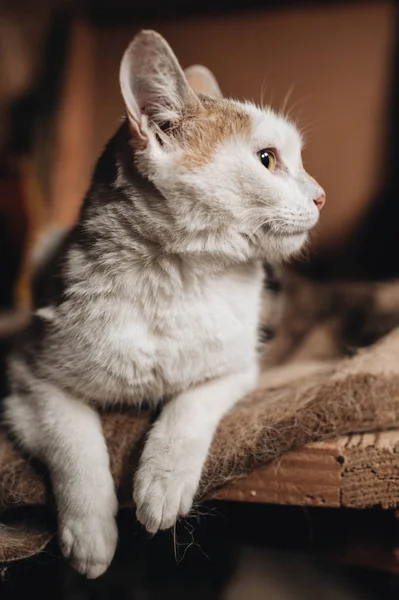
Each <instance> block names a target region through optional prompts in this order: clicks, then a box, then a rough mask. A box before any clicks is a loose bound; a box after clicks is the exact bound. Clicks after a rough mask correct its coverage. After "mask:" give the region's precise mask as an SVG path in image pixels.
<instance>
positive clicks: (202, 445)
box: [134, 366, 258, 533]
mask: <svg viewBox="0 0 399 600" xmlns="http://www.w3.org/2000/svg"><path fill="white" fill-rule="evenodd" d="M257 380H258V368H257V367H255V366H254V367H253V368H251V369H249V370H247V371H245V372H242V373H237V374H234V375H227V376H225V377H222V378H219V379H215V380H212V381H208V382H206V383H203V384H201V385H199V386H197V387H195V388H192V389H190V390H187V391H186V392H184V393H182V394H180V395H179V396H178V397H176V398H175V399H174V400H172V401H170V402H169V403H168V404H167V405H166V406H165V407H164V409H163V411H162V413H161V415H160V417H159V418H158V420H157V421H156V422H155V424H154V426H153V428H152V429H151V431H150V433H149V436H148V439H147V442H146V444H145V446H144V450H143V454H142V456H141V460H140V464H139V467H138V470H137V473H136V476H135V482H134V500H135V503H136V507H137V517H138V519H139V521H140V522H141V523H142V524H143V525H144V526H145V528H146V529H147V531H149V532H151V533H154V532H156V531H157V530H158V529H167V528H169V527H171V526H172V525H174V523H175V521H176V519H177V518H178V517H179V516H183V515H187V514H188V513H189V511H190V509H191V506H192V503H193V499H194V495H195V492H196V490H197V487H198V484H199V480H200V477H201V472H202V468H203V466H204V462H205V460H206V457H207V454H208V450H209V447H210V444H211V441H212V438H213V434H214V432H215V429H216V427H217V425H218V423H219V421H220V419H221V418H222V416H223V415H224V414H225V413H226V411H228V410H229V409H230V408H231V407H232V406H233V405H234V404H235V403H236V402H237V401H238V400H239V399H240V398H242V397H243V396H244V395H245V394H247V393H248V392H250V391H251V390H252V389H253V388H254V387H255V386H256V383H257Z"/></svg>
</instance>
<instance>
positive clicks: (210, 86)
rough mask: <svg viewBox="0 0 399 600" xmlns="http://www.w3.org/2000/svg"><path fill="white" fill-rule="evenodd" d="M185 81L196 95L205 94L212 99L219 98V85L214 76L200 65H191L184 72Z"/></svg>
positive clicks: (220, 94) (220, 95)
mask: <svg viewBox="0 0 399 600" xmlns="http://www.w3.org/2000/svg"><path fill="white" fill-rule="evenodd" d="M184 73H185V75H186V77H187V81H188V83H189V84H190V86H191V88H192V89H193V90H194V92H195V93H196V94H205V95H206V96H211V97H212V98H221V97H222V92H221V91H220V87H219V84H218V82H217V80H216V77H215V76H214V74H213V73H212V72H211V71H210V70H209V69H207V68H206V67H203V66H202V65H193V66H192V67H188V69H185V71H184Z"/></svg>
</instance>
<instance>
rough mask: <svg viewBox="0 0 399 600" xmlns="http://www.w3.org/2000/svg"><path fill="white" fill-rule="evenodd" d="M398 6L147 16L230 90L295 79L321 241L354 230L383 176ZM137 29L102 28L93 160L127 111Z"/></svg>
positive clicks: (268, 89)
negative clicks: (124, 78)
mask: <svg viewBox="0 0 399 600" xmlns="http://www.w3.org/2000/svg"><path fill="white" fill-rule="evenodd" d="M394 10H395V7H394V5H393V2H386V1H379V2H371V3H367V4H365V3H355V4H353V3H351V2H348V3H346V4H344V5H340V6H333V5H331V6H328V7H314V6H313V7H312V6H307V7H295V8H292V7H291V8H285V9H275V10H265V11H257V12H248V13H240V14H233V15H228V16H217V17H215V16H212V17H205V18H191V19H184V20H174V21H170V22H168V21H162V22H152V23H145V24H144V26H145V27H152V28H154V29H157V30H158V31H159V32H160V33H162V34H163V35H164V36H165V37H166V38H167V40H168V41H169V42H170V44H171V45H172V47H173V49H174V50H175V52H176V53H177V55H178V57H179V59H180V61H181V63H182V64H183V66H188V65H190V64H192V63H203V64H205V65H206V66H208V67H209V68H211V69H212V70H213V71H214V73H215V75H216V76H217V78H218V80H219V82H220V85H221V87H222V90H223V92H224V93H225V94H226V95H232V96H238V97H245V98H250V99H254V100H255V101H256V102H260V101H261V97H262V96H263V100H264V102H270V101H272V103H273V105H274V106H275V107H278V106H281V104H282V103H283V101H284V98H285V96H286V94H287V93H288V91H289V90H290V89H291V88H292V86H294V87H293V89H292V93H291V95H290V98H289V101H288V108H290V107H292V115H293V117H296V118H298V119H299V122H300V123H301V124H302V125H303V126H304V128H305V130H308V132H307V135H306V138H307V148H306V149H305V152H304V161H305V164H306V167H307V169H308V170H309V171H310V172H311V173H312V174H313V175H314V176H315V177H316V178H318V179H319V181H320V183H321V184H322V185H323V186H324V187H325V189H326V191H327V198H328V202H327V206H326V208H325V210H324V211H323V215H322V217H323V218H322V223H321V225H320V228H319V232H318V234H317V236H316V238H315V244H316V247H318V248H320V247H325V246H328V245H331V244H334V243H337V242H338V243H339V242H341V241H342V239H343V237H344V236H346V235H348V234H349V233H350V231H351V229H352V226H353V224H354V223H355V222H356V220H357V219H358V216H359V214H360V213H361V212H362V211H363V210H364V208H365V206H366V205H367V203H368V202H370V201H371V200H372V198H373V193H374V192H375V191H376V190H377V188H378V185H379V182H380V180H381V173H382V166H383V161H384V156H383V147H384V143H383V142H384V131H385V129H384V128H385V117H386V108H387V98H388V95H387V92H388V90H389V77H390V74H391V67H392V65H391V56H392V46H393V40H394V33H395V32H394V24H395V19H394ZM140 26H141V24H140ZM136 29H137V28H136ZM136 29H135V28H134V27H131V26H129V27H118V28H111V29H103V30H98V32H97V33H96V37H97V40H96V72H95V99H94V114H93V116H94V135H93V156H92V162H94V160H95V158H96V157H97V156H98V154H99V153H100V151H101V148H102V146H103V144H104V143H105V141H106V140H107V138H108V137H109V136H110V135H111V134H112V132H113V131H114V130H115V128H116V127H117V125H118V120H119V117H120V115H121V114H122V111H123V107H122V103H121V99H120V95H119V89H118V67H119V61H120V58H121V55H122V52H123V50H124V47H125V46H126V44H127V43H128V42H129V40H130V38H131V37H132V35H133V34H134V32H135V31H136Z"/></svg>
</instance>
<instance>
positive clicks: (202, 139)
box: [5, 31, 325, 578]
mask: <svg viewBox="0 0 399 600" xmlns="http://www.w3.org/2000/svg"><path fill="white" fill-rule="evenodd" d="M191 75H193V73H191ZM201 76H202V77H205V78H206V77H207V72H206V71H205V70H204V71H202V72H201ZM208 78H209V79H208V84H209V85H211V87H212V88H213V97H212V95H209V96H207V95H203V94H198V95H197V94H195V93H194V91H193V89H192V88H191V87H190V85H189V83H188V81H187V78H186V75H185V74H184V72H183V71H182V69H181V67H180V66H179V63H178V61H177V59H176V57H175V56H174V54H173V52H172V50H171V49H170V47H169V46H168V44H167V43H166V42H165V41H164V39H163V38H162V37H161V36H160V35H158V34H157V33H154V32H152V31H144V32H142V33H140V34H139V35H138V36H137V37H136V38H135V39H134V40H133V42H132V43H131V44H130V46H129V47H128V49H127V50H126V52H125V54H124V57H123V60H122V64H121V69H120V84H121V90H122V95H123V98H124V102H125V105H126V115H127V117H126V119H125V121H124V122H123V124H122V126H121V127H120V129H119V131H118V132H117V133H116V135H115V136H114V138H113V139H112V140H111V141H110V143H109V144H108V146H107V148H106V149H105V151H104V154H103V156H102V157H101V158H100V160H99V162H98V165H97V168H96V171H95V174H94V177H93V181H92V185H91V188H90V190H89V192H88V194H87V197H86V199H85V201H84V205H83V208H82V210H81V213H80V217H79V220H78V223H77V225H76V226H75V227H74V228H73V230H72V231H71V232H70V234H68V236H67V238H66V239H65V241H64V243H62V244H61V247H60V248H59V250H58V252H57V253H56V255H55V256H54V259H53V260H52V261H51V264H49V265H48V266H47V273H46V276H45V277H42V280H43V281H42V285H41V286H39V287H40V289H38V290H36V292H37V293H36V296H37V298H36V303H35V309H34V312H33V314H32V318H31V322H30V325H29V326H28V327H27V329H26V330H25V331H24V332H23V334H22V335H21V336H20V338H19V339H18V340H17V343H16V346H15V349H14V351H13V353H12V355H11V359H10V364H9V372H10V383H11V390H12V392H11V395H10V397H9V398H7V400H6V406H5V413H6V419H7V422H8V423H9V425H10V428H11V431H12V432H13V434H14V435H15V437H16V439H17V440H18V441H19V443H20V444H21V445H22V447H23V448H25V449H26V450H27V451H28V452H29V453H30V454H32V455H33V456H35V457H37V458H39V459H40V460H42V461H43V462H44V463H45V464H46V465H47V467H48V469H49V471H50V475H51V480H52V485H53V490H54V495H55V500H56V503H57V509H58V522H59V538H60V543H61V548H62V551H63V553H64V555H65V556H66V557H68V558H69V559H70V560H71V562H72V564H73V565H74V567H75V568H76V569H77V570H78V571H80V572H81V573H84V574H85V575H87V576H88V577H91V578H94V577H97V576H99V575H100V574H101V573H103V572H104V571H105V570H106V569H107V567H108V565H109V563H110V562H111V560H112V557H113V555H114V551H115V546H116V543H117V527H116V523H115V513H116V511H117V498H116V493H115V489H114V483H113V480H112V476H111V473H110V466H109V457H108V452H107V447H106V444H105V441H104V437H103V434H102V431H101V422H100V418H99V414H98V411H97V408H99V407H102V408H103V407H104V408H105V407H112V406H114V405H118V404H119V405H121V404H123V405H126V406H131V407H134V406H137V407H138V406H140V405H142V403H143V402H147V403H151V404H152V405H156V404H158V403H162V405H163V408H162V411H161V413H160V416H159V418H158V419H157V420H156V422H155V424H154V425H153V427H152V429H151V430H150V432H149V434H148V437H147V440H146V444H145V447H144V451H143V453H142V456H141V460H140V464H139V467H138V470H137V472H136V475H135V478H134V500H135V503H136V507H137V517H138V519H139V520H140V522H141V523H142V524H143V525H144V527H145V528H146V529H147V530H148V531H149V532H151V533H154V532H156V531H158V530H159V529H166V528H169V527H171V526H173V525H174V523H175V521H176V519H177V518H178V517H180V516H182V515H187V513H189V511H190V509H191V506H192V503H193V499H194V497H195V493H196V490H197V487H198V483H199V481H200V477H201V471H202V468H203V465H204V461H205V459H206V456H207V453H208V449H209V446H210V444H211V441H212V437H213V435H214V432H215V429H216V427H217V425H218V423H219V422H220V420H221V418H222V417H223V415H224V414H225V413H226V411H228V410H229V409H230V408H231V407H232V406H233V405H234V404H235V403H236V402H237V401H238V400H240V399H241V398H243V397H244V396H245V395H246V394H247V393H248V392H250V391H251V390H253V389H254V387H255V386H256V385H257V381H258V356H257V347H258V324H259V315H260V302H261V292H262V285H263V278H264V271H263V269H262V260H267V261H271V262H276V261H281V260H283V259H286V258H289V257H290V256H292V255H293V254H294V253H296V252H298V251H299V250H300V249H301V248H302V246H303V244H304V242H305V241H306V240H307V237H308V233H309V230H310V229H311V228H312V227H313V226H314V225H315V224H316V223H317V221H318V218H319V210H320V208H321V207H322V205H323V203H324V200H325V196H324V192H323V190H322V189H321V188H320V187H319V185H318V184H317V183H316V182H315V181H314V180H313V179H312V178H311V177H310V176H309V175H308V174H307V173H306V172H305V170H304V168H303V165H302V160H301V136H300V134H299V133H298V131H297V129H296V128H295V126H294V125H293V124H292V123H290V122H289V121H287V120H286V119H285V118H284V117H283V116H281V115H277V114H275V113H274V112H272V111H271V110H269V109H265V110H264V109H260V108H257V107H256V106H254V105H253V104H250V103H245V102H238V101H235V100H227V99H223V98H221V97H220V94H219V91H218V88H217V84H216V82H214V81H213V80H212V77H211V76H210V75H209V76H208Z"/></svg>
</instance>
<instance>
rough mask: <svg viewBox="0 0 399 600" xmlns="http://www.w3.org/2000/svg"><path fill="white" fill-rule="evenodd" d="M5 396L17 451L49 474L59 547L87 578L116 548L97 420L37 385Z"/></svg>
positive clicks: (98, 570) (109, 488) (74, 403)
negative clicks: (20, 448) (18, 445)
mask: <svg viewBox="0 0 399 600" xmlns="http://www.w3.org/2000/svg"><path fill="white" fill-rule="evenodd" d="M33 387H34V393H32V392H31V393H29V394H28V395H26V396H24V395H22V394H19V395H14V396H10V397H9V398H7V400H6V404H5V417H6V420H7V422H8V423H9V425H10V427H11V430H12V431H13V432H14V434H15V435H16V437H17V439H18V440H19V441H20V443H21V445H22V446H23V447H24V448H25V449H26V450H27V451H28V452H29V453H31V454H32V455H33V456H35V457H37V458H39V459H41V460H42V461H43V462H44V463H45V464H46V465H47V466H48V468H49V471H50V475H51V481H52V485H53V491H54V496H55V500H56V504H57V509H58V523H59V538H60V545H61V549H62V552H63V554H64V555H65V557H67V558H69V559H70V561H71V563H72V565H73V566H74V567H75V568H76V569H77V570H78V571H79V572H80V573H82V574H84V575H86V576H87V577H89V578H95V577H98V576H99V575H101V573H103V572H104V571H105V570H106V569H107V567H108V565H109V564H110V562H111V560H112V557H113V555H114V552H115V547H116V542H117V527H116V522H115V514H116V511H117V499H116V495H115V491H114V483H113V480H112V476H111V473H110V468H109V457H108V451H107V447H106V443H105V440H104V437H103V434H102V431H101V422H100V418H99V415H98V414H97V413H96V412H95V411H94V410H93V409H92V408H90V407H89V406H87V405H86V404H83V403H82V402H79V401H77V400H74V399H72V398H69V397H68V396H67V395H66V394H64V393H63V392H62V391H61V390H59V389H57V388H55V387H53V386H51V385H49V384H47V383H42V382H40V383H39V382H37V381H36V382H35V383H34V386H33Z"/></svg>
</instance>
